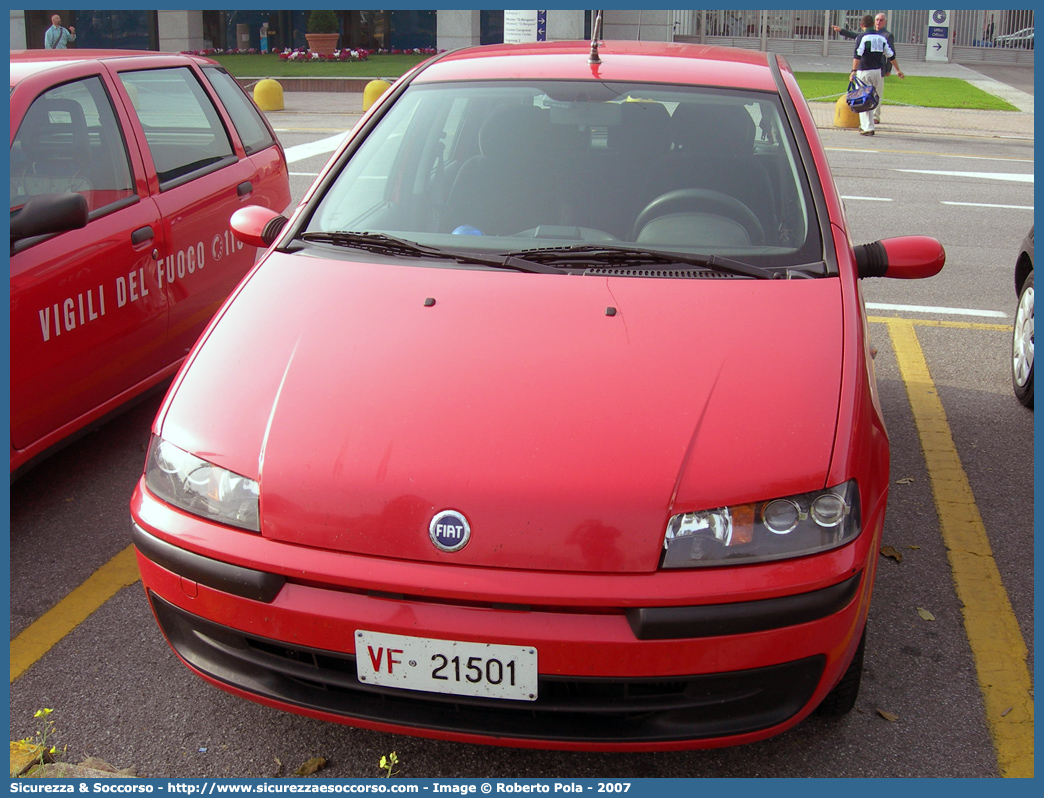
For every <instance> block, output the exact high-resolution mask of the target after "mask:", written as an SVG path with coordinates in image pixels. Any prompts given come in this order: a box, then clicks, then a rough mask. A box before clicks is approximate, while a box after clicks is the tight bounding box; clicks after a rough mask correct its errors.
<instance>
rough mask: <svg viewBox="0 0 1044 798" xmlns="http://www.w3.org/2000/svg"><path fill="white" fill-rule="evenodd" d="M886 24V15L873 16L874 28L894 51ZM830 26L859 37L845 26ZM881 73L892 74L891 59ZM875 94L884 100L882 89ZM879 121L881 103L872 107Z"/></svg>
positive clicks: (893, 41) (841, 33) (853, 37)
mask: <svg viewBox="0 0 1044 798" xmlns="http://www.w3.org/2000/svg"><path fill="white" fill-rule="evenodd" d="M887 26H888V17H886V16H885V15H884V14H883V13H879V14H878V15H877V16H876V17H874V30H875V31H877V32H878V33H880V34H881V35H882V36H884V37H885V39H887V40H888V46H889V47H891V48H892V52H896V49H895V37H894V36H892V32H891V31H890V30H888V27H887ZM830 28H831V30H833V31H834V33H838V34H840V35H842V36H844V37H845V38H846V39H858V38H859V34H858V33H856V32H855V31H850V30H848V29H847V28H842V27H840V26H838V25H831V26H830ZM881 74H882V75H884V77H888V76H889V75H891V74H892V62H891V61H885V65H884V70H882V72H881ZM877 96H878V97H880V98H881V100H882V101H883V100H884V92H883V91H878V92H877ZM880 122H881V105H880V104H878V106H877V107H876V108H875V109H874V123H875V124H879V123H880Z"/></svg>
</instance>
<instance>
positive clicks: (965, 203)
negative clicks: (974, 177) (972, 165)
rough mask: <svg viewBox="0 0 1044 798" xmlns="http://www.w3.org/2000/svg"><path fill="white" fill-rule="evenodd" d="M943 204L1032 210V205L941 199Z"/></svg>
mask: <svg viewBox="0 0 1044 798" xmlns="http://www.w3.org/2000/svg"><path fill="white" fill-rule="evenodd" d="M941 202H942V204H943V205H969V206H971V207H972V208H1010V209H1011V210H1015V211H1032V210H1033V206H1032V205H992V204H990V203H989V202H950V201H949V200H941Z"/></svg>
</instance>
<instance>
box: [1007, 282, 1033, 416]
mask: <svg viewBox="0 0 1044 798" xmlns="http://www.w3.org/2000/svg"><path fill="white" fill-rule="evenodd" d="M1011 349H1012V355H1011V382H1012V387H1014V389H1015V396H1016V397H1018V400H1019V401H1020V402H1022V404H1024V405H1025V406H1026V407H1033V272H1030V273H1029V276H1028V277H1027V278H1026V282H1025V283H1023V284H1022V292H1021V293H1020V294H1019V307H1018V310H1016V311H1015V332H1014V333H1013V335H1012V346H1011Z"/></svg>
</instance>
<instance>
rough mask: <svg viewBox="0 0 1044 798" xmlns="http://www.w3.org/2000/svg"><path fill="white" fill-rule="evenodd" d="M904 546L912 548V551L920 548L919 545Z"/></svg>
mask: <svg viewBox="0 0 1044 798" xmlns="http://www.w3.org/2000/svg"><path fill="white" fill-rule="evenodd" d="M906 548H908V549H913V550H914V551H917V550H918V549H920V548H921V547H920V546H907V547H906Z"/></svg>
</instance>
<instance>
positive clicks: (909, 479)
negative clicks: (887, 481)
mask: <svg viewBox="0 0 1044 798" xmlns="http://www.w3.org/2000/svg"><path fill="white" fill-rule="evenodd" d="M913 481H914V478H913V477H903V478H902V479H897V480H896V481H895V484H896V485H909V484H910V483H911V482H913Z"/></svg>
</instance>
